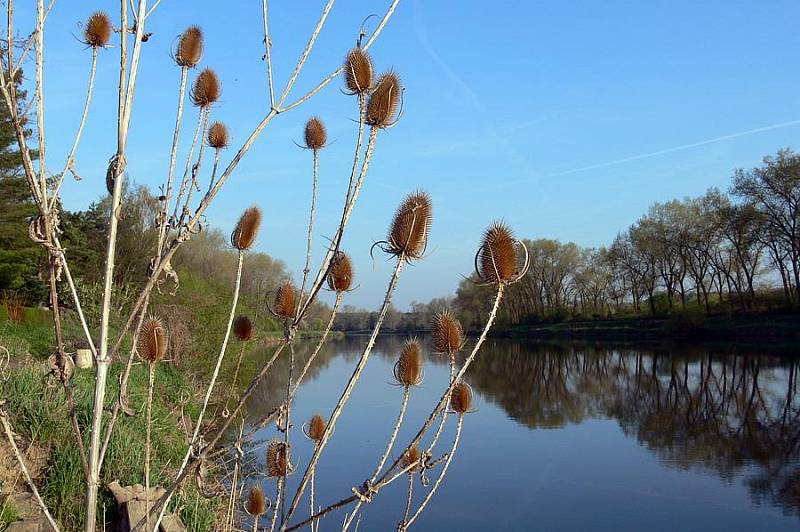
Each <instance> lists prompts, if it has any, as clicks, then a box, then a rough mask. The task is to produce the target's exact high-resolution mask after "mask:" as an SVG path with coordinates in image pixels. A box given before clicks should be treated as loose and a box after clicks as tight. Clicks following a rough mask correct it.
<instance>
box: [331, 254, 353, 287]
mask: <svg viewBox="0 0 800 532" xmlns="http://www.w3.org/2000/svg"><path fill="white" fill-rule="evenodd" d="M352 284H353V262H352V261H351V260H350V257H349V256H348V255H347V253H344V252H342V251H339V252H338V253H336V255H335V256H334V257H333V260H332V261H331V268H330V270H329V271H328V288H330V289H331V290H333V291H334V292H338V293H342V292H346V291H348V290H350V286H351V285H352Z"/></svg>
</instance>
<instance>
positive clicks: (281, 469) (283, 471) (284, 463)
mask: <svg viewBox="0 0 800 532" xmlns="http://www.w3.org/2000/svg"><path fill="white" fill-rule="evenodd" d="M291 471H292V464H291V463H290V462H289V453H288V449H287V447H286V444H285V443H284V442H282V441H279V440H272V441H271V442H269V447H267V476H269V477H285V476H286V475H288V474H289V473H291Z"/></svg>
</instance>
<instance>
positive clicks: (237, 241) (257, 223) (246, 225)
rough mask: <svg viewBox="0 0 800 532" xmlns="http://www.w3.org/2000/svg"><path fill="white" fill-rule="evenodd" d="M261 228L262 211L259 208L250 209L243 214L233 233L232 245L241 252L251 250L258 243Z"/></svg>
mask: <svg viewBox="0 0 800 532" xmlns="http://www.w3.org/2000/svg"><path fill="white" fill-rule="evenodd" d="M259 227H261V210H260V209H259V208H258V207H250V208H249V209H247V210H246V211H244V213H242V216H241V218H239V222H238V223H237V224H236V228H234V230H233V232H232V233H231V245H232V246H233V247H235V248H236V249H238V250H239V251H245V250H248V249H250V248H251V247H252V245H253V243H254V242H255V241H256V235H258V228H259Z"/></svg>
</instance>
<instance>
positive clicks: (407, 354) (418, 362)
mask: <svg viewBox="0 0 800 532" xmlns="http://www.w3.org/2000/svg"><path fill="white" fill-rule="evenodd" d="M394 378H395V380H397V382H398V383H400V384H402V385H403V386H416V385H417V384H419V383H420V382H422V346H421V345H420V343H419V341H418V340H416V339H411V340H406V342H405V343H404V344H403V347H402V349H401V350H400V358H399V359H398V360H397V362H396V363H395V365H394Z"/></svg>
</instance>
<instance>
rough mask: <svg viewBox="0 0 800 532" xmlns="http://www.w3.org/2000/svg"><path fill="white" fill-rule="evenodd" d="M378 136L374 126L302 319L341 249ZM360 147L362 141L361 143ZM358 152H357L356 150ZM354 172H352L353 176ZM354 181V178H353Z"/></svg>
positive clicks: (355, 163) (302, 312)
mask: <svg viewBox="0 0 800 532" xmlns="http://www.w3.org/2000/svg"><path fill="white" fill-rule="evenodd" d="M377 136H378V129H377V128H372V130H371V131H370V134H369V140H368V141H367V149H366V151H365V152H364V163H363V164H362V165H361V172H360V173H359V176H358V181H357V182H356V185H355V188H354V189H353V193H352V194H351V195H350V196H349V200H348V201H345V205H344V209H343V212H342V220H341V222H339V228H338V229H337V230H336V236H335V237H334V238H333V243H332V245H331V246H329V247H328V252H327V253H326V254H325V258H324V259H323V261H322V265H321V266H320V268H319V271H318V272H317V277H316V278H315V279H314V283H313V284H312V285H311V289H310V290H309V294H308V299H307V300H306V302H305V304H304V305H303V308H302V309H301V310H300V313H299V316H300V319H302V317H303V316H304V315H305V313H306V311H307V310H308V308H309V307H310V306H311V302H313V301H314V298H315V297H316V296H317V293H319V291H320V289H321V288H322V283H323V282H324V281H325V276H326V275H327V274H328V268H330V265H331V260H332V259H333V257H334V255H335V254H336V252H337V251H339V246H340V245H341V243H342V237H343V236H344V230H345V228H346V227H347V222H348V221H349V220H350V215H351V214H352V212H353V208H354V207H355V204H356V200H357V199H358V191H359V190H360V189H361V185H362V184H363V183H364V178H365V177H366V175H367V170H368V169H369V163H370V160H371V159H372V153H373V151H374V150H375V139H376V138H377ZM359 147H360V143H359ZM356 153H357V152H356ZM357 166H358V155H356V160H355V161H354V164H353V170H355V168H356V167H357ZM352 175H353V174H351V176H352ZM351 181H352V178H351ZM295 322H296V323H299V321H298V320H295Z"/></svg>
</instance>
